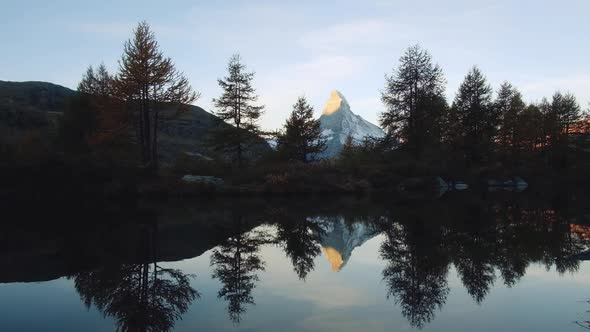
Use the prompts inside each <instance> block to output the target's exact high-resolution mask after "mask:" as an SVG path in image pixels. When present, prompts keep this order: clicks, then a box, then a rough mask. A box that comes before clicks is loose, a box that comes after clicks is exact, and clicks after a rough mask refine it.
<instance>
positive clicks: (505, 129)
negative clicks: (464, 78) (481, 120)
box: [494, 82, 526, 157]
mask: <svg viewBox="0 0 590 332" xmlns="http://www.w3.org/2000/svg"><path fill="white" fill-rule="evenodd" d="M525 107H526V105H525V103H524V101H523V100H522V95H521V94H520V92H518V90H517V89H516V88H515V87H513V86H512V85H511V84H510V83H508V82H504V83H503V84H502V85H501V86H500V89H499V90H498V97H497V98H496V100H495V101H494V109H495V110H496V112H497V114H498V116H499V118H500V122H499V133H498V134H499V135H498V142H499V144H500V146H501V148H502V149H503V150H504V151H505V152H509V153H511V156H512V157H514V156H515V154H516V152H517V150H518V148H519V145H520V143H521V142H520V140H519V139H518V136H519V132H520V131H521V130H522V128H521V125H522V124H523V123H522V122H521V121H520V120H522V118H521V114H522V112H524V110H525Z"/></svg>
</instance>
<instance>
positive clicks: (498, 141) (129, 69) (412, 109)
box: [0, 22, 590, 195]
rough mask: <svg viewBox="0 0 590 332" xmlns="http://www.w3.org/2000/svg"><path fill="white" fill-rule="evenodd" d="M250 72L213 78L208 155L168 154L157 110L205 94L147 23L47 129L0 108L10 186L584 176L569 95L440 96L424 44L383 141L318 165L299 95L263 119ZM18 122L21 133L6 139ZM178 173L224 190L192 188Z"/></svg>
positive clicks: (406, 70)
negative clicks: (275, 119) (276, 118)
mask: <svg viewBox="0 0 590 332" xmlns="http://www.w3.org/2000/svg"><path fill="white" fill-rule="evenodd" d="M254 77H255V76H254V73H253V72H250V71H248V69H247V67H246V65H245V64H244V62H243V60H242V59H241V58H240V57H239V55H235V56H233V57H231V59H230V61H229V63H228V72H227V74H226V76H225V77H224V78H222V79H219V80H218V84H219V86H220V87H221V89H222V91H223V92H222V94H221V96H219V97H218V98H215V99H214V100H213V103H214V106H215V115H216V116H217V118H218V123H216V125H215V126H213V127H212V128H211V130H210V131H209V133H208V135H206V137H205V138H204V139H203V140H202V142H200V143H201V144H202V145H203V146H205V147H206V149H205V150H204V151H206V153H198V154H195V153H192V154H188V153H181V154H179V155H177V156H175V157H174V158H173V160H165V161H163V160H161V159H162V157H161V156H162V151H161V149H162V147H161V144H160V143H161V142H160V137H159V133H160V132H161V126H162V123H163V121H164V118H165V117H174V116H180V115H181V114H183V113H184V112H187V110H188V108H189V107H190V106H189V104H192V103H194V102H196V101H198V99H199V97H200V94H199V93H198V92H196V91H195V90H194V89H193V88H192V87H191V85H190V83H189V82H188V80H187V78H186V77H185V76H184V75H183V74H182V72H181V71H180V70H178V69H177V68H176V67H175V66H174V63H173V61H172V60H171V59H170V58H167V57H166V56H165V55H164V53H163V52H162V51H161V50H160V48H159V45H158V43H157V41H156V38H155V35H154V34H153V32H152V31H151V29H150V27H149V25H148V24H147V23H145V22H142V23H140V24H139V25H138V26H137V27H136V29H135V31H134V34H133V36H132V38H131V39H130V40H129V41H127V42H126V43H125V47H124V51H123V55H122V57H121V60H120V61H119V68H118V72H117V73H114V74H111V73H109V72H108V71H107V69H106V66H105V65H99V66H98V67H94V68H93V67H90V68H89V69H88V71H87V72H86V73H85V74H84V75H83V77H82V79H81V82H80V84H79V86H78V93H77V94H73V95H71V96H67V99H64V100H66V101H67V102H65V104H62V103H54V104H53V106H55V107H53V108H52V111H53V112H59V113H61V115H60V116H58V117H57V119H58V120H57V122H58V123H59V125H58V126H57V129H56V133H46V132H42V131H39V130H34V129H33V130H30V129H27V128H30V126H27V124H29V123H36V122H35V121H37V118H35V117H34V116H31V115H32V114H36V113H33V112H22V114H21V113H18V114H17V115H15V116H14V117H13V118H9V114H11V113H10V112H9V110H4V111H3V112H0V113H1V115H2V116H3V120H5V121H3V122H2V123H3V124H2V126H1V127H0V129H2V130H0V132H1V136H0V142H1V144H0V155H1V157H0V163H1V164H0V165H2V166H1V167H2V169H3V171H2V175H1V177H2V180H3V181H4V182H3V183H6V188H7V189H6V191H5V192H7V193H8V192H11V191H13V192H14V191H19V190H21V189H22V188H23V187H24V188H34V187H35V188H39V189H40V192H43V189H42V188H47V189H48V190H63V191H67V190H68V188H69V189H71V192H72V193H76V192H80V190H82V191H85V190H86V191H87V192H91V193H95V194H96V193H99V194H107V195H110V194H116V195H121V194H124V195H127V194H141V195H189V194H199V193H207V194H208V193H211V192H218V193H233V194H242V193H260V194H264V193H273V194H275V193H308V192H318V193H319V192H340V193H366V192H383V191H388V192H391V191H396V190H397V189H398V188H400V186H403V187H410V186H408V184H411V186H413V187H415V188H418V189H426V188H432V187H434V186H436V182H435V181H434V180H435V178H437V177H440V178H442V179H444V180H445V181H449V182H453V181H465V182H467V183H469V184H470V185H471V186H472V187H477V186H480V185H481V186H485V184H486V181H488V180H490V179H498V180H500V181H502V180H505V179H510V178H513V177H515V176H521V177H524V178H525V179H527V181H528V182H534V183H538V184H547V183H552V182H559V183H565V184H568V183H576V184H578V185H580V184H590V177H589V176H588V174H590V173H589V172H588V170H590V139H589V134H590V120H589V118H588V115H587V113H585V112H583V110H582V107H581V106H580V105H579V104H578V103H577V101H576V98H575V96H573V95H572V94H570V93H562V92H556V93H555V94H554V95H553V96H552V97H551V98H550V99H543V100H541V101H540V102H538V103H526V102H525V101H524V98H523V96H522V95H521V93H520V92H519V91H518V89H517V88H516V87H514V86H513V85H511V84H510V83H508V82H505V83H503V84H502V85H501V86H500V87H499V88H498V90H497V91H496V93H494V89H493V88H492V87H491V86H490V85H489V83H488V82H487V80H486V77H485V75H484V74H483V73H482V72H481V71H480V69H478V68H477V67H473V68H472V69H471V70H470V72H469V73H468V74H467V75H466V77H465V80H464V82H463V83H462V84H461V86H460V88H459V91H458V92H457V93H456V97H455V99H454V100H453V101H452V103H449V102H448V101H447V100H446V98H445V91H446V84H445V83H446V81H445V78H444V74H443V71H442V69H441V67H440V66H438V65H437V64H435V62H434V60H433V59H432V57H431V55H430V54H429V53H428V51H426V50H424V49H422V48H420V46H411V47H409V48H408V49H407V51H406V52H405V53H404V54H403V55H402V57H401V58H400V60H399V64H398V65H397V67H396V68H395V69H394V70H393V72H392V73H391V74H390V75H388V76H387V77H386V82H385V87H384V89H383V90H382V91H381V99H382V101H383V103H384V105H385V106H386V111H385V112H383V113H382V114H380V116H379V122H380V123H379V124H380V126H381V127H382V128H383V129H384V131H385V133H386V135H385V136H384V137H382V138H373V137H367V138H365V139H364V140H362V141H358V140H354V139H353V138H352V137H350V138H349V139H348V140H347V142H346V144H345V146H344V148H343V150H342V152H341V153H340V154H339V155H338V156H336V157H335V158H332V159H328V160H327V159H321V158H319V157H318V156H319V155H320V154H321V152H322V151H323V149H325V142H324V141H323V138H322V135H321V131H320V126H319V122H318V120H316V119H314V118H313V107H312V106H311V105H309V103H308V102H307V100H306V99H305V98H304V97H300V98H299V99H298V100H296V101H293V102H294V106H293V112H292V113H291V115H290V116H289V118H288V119H287V120H286V122H285V124H284V126H283V128H281V129H280V130H278V131H272V132H271V131H268V130H264V129H263V128H261V127H260V125H259V120H260V118H261V117H262V116H264V112H265V111H267V112H269V111H272V110H265V108H264V105H261V104H260V103H259V101H258V95H257V92H256V89H255V87H254ZM170 110H172V111H170ZM165 111H166V112H165ZM170 114H172V115H170ZM25 115H26V116H25ZM27 116H31V117H27ZM4 118H8V120H6V119H4ZM11 119H12V120H14V119H17V120H15V121H12V120H11ZM9 120H10V121H9ZM41 120H42V121H43V118H41ZM11 121H12V122H11ZM23 123H25V125H23ZM228 124H229V125H228ZM19 125H22V126H23V127H24V128H25V129H24V130H21V131H20V134H19V135H12V134H10V133H12V132H13V130H12V129H14V128H15V127H18V126H19ZM33 127H34V126H33ZM11 128H12V129H11ZM267 140H270V141H272V142H276V144H277V146H276V149H272V148H270V146H269V144H268V143H267ZM185 175H195V176H205V177H208V179H209V177H212V178H215V179H220V180H221V181H222V183H223V184H222V185H219V184H213V183H212V182H210V181H208V180H207V181H196V182H194V183H189V182H187V181H183V180H182V178H183V176H185ZM23 179H26V180H23ZM23 183H24V185H23ZM29 186H30V187H29Z"/></svg>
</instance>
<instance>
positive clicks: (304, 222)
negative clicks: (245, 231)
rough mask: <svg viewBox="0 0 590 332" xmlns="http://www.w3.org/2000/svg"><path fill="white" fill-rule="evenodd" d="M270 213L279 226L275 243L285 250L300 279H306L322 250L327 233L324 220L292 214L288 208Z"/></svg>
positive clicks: (272, 219)
mask: <svg viewBox="0 0 590 332" xmlns="http://www.w3.org/2000/svg"><path fill="white" fill-rule="evenodd" d="M270 215H271V216H272V217H271V221H272V222H273V223H274V224H275V225H276V228H277V232H276V239H275V243H276V244H277V245H278V246H279V247H280V248H282V249H283V250H284V251H285V254H286V255H287V257H288V258H289V259H290V260H291V264H293V271H295V273H297V276H298V277H299V279H301V280H305V278H307V274H308V273H309V272H311V271H313V270H314V268H315V259H316V257H317V256H319V255H320V254H321V252H322V249H321V245H320V240H321V238H322V237H323V236H324V235H325V234H326V232H325V230H324V228H325V227H324V222H323V220H321V219H312V218H308V217H307V216H305V215H301V214H290V213H289V212H288V211H287V210H286V209H278V210H273V211H272V212H271V213H270Z"/></svg>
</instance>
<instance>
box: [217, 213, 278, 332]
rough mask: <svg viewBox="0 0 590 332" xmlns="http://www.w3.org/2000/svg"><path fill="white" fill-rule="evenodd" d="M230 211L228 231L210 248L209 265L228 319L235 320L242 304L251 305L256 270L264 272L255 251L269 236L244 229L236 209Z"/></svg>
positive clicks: (256, 277) (252, 302)
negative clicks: (228, 234)
mask: <svg viewBox="0 0 590 332" xmlns="http://www.w3.org/2000/svg"><path fill="white" fill-rule="evenodd" d="M233 214H234V215H233V223H232V227H231V232H232V234H231V235H230V236H229V237H228V238H227V239H225V240H224V241H223V242H222V243H221V244H220V245H219V246H218V247H217V248H215V249H214V250H213V254H212V255H211V267H212V268H213V278H217V279H219V281H220V282H221V284H222V287H221V289H220V290H219V292H218V293H217V294H218V296H219V297H220V298H223V299H224V300H226V301H227V302H228V304H227V311H228V313H229V317H230V319H231V320H232V321H233V322H234V323H239V322H240V318H241V315H242V314H243V313H245V312H246V308H245V305H247V304H254V298H253V297H252V290H253V289H254V287H256V282H257V281H258V275H257V272H258V271H264V262H263V261H262V259H261V257H260V255H259V254H258V252H259V250H260V246H262V245H264V244H267V243H269V238H268V236H267V234H266V233H265V232H264V231H246V229H244V226H245V225H244V222H243V217H242V216H241V215H239V214H238V212H234V213H233Z"/></svg>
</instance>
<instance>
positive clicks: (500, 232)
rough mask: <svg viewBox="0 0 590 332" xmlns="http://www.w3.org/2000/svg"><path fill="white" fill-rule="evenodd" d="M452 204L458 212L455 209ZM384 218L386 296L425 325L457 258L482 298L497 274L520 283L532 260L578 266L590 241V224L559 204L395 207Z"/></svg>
mask: <svg viewBox="0 0 590 332" xmlns="http://www.w3.org/2000/svg"><path fill="white" fill-rule="evenodd" d="M449 210H451V212H450V213H449ZM395 211H396V212H397V214H395V217H392V216H391V213H389V216H386V217H381V218H379V219H378V221H377V224H378V225H379V227H380V228H381V229H382V232H383V234H384V235H385V240H384V242H383V243H382V245H381V247H380V256H381V258H382V259H383V260H384V261H385V263H386V266H385V268H384V270H383V280H384V281H385V284H386V286H387V297H388V298H390V297H392V298H394V299H395V301H396V303H398V304H399V305H400V307H401V310H402V314H403V315H404V316H405V317H406V318H407V319H408V321H409V323H410V324H411V325H412V326H413V327H416V328H422V327H423V326H424V325H425V324H426V323H428V322H430V321H431V320H432V319H434V317H435V312H436V310H437V309H441V308H442V307H443V305H444V304H445V301H446V298H447V295H448V293H449V287H448V284H447V274H448V271H449V268H450V265H451V264H453V265H454V266H455V269H456V271H457V274H458V276H459V277H460V279H461V282H462V283H463V286H464V287H465V289H466V290H467V292H468V293H469V295H471V297H472V298H473V300H474V301H475V302H476V303H477V304H481V303H482V302H483V301H484V300H485V297H486V296H487V295H488V294H489V292H490V289H491V287H492V286H493V284H494V282H495V281H496V278H497V276H500V277H501V278H502V279H503V282H504V284H505V285H506V286H507V287H512V286H514V285H515V284H516V283H517V282H518V281H519V280H520V279H521V278H522V277H523V276H524V275H525V273H526V269H527V267H528V266H529V265H530V264H531V263H541V264H543V265H545V267H546V269H547V270H549V269H551V268H552V267H555V269H556V271H557V272H558V273H560V274H563V273H565V272H575V271H577V270H578V268H579V261H578V260H577V259H575V258H574V256H575V255H576V254H578V253H580V252H582V251H583V250H585V249H586V248H588V245H589V244H590V242H589V240H590V236H587V235H590V228H585V229H588V230H587V231H586V235H584V234H581V233H583V231H582V229H583V228H582V227H580V226H574V225H571V224H570V223H569V219H568V218H566V217H564V216H562V215H560V214H559V213H557V212H556V211H554V210H547V209H544V208H539V207H522V206H519V205H517V204H514V203H503V204H492V205H486V204H480V203H479V202H478V203H474V204H464V203H463V206H462V207H461V208H459V207H456V209H454V210H453V207H452V206H450V207H449V206H445V207H444V210H436V209H429V210H423V209H413V210H411V211H409V212H408V211H405V210H403V209H396V210H395Z"/></svg>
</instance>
